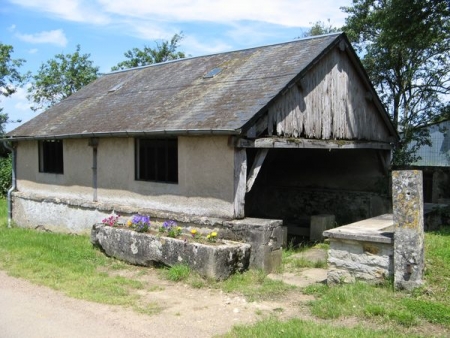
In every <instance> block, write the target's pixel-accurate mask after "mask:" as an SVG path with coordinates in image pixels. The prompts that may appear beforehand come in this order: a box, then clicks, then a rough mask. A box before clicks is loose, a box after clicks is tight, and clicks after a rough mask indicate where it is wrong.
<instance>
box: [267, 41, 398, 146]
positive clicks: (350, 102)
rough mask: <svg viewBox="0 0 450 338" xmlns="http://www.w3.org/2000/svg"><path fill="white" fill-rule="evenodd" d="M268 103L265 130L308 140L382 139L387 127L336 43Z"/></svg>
mask: <svg viewBox="0 0 450 338" xmlns="http://www.w3.org/2000/svg"><path fill="white" fill-rule="evenodd" d="M300 82H301V85H300V86H291V87H290V88H289V89H287V90H286V92H285V93H284V95H282V96H280V97H279V98H278V99H277V100H276V101H275V102H274V103H273V104H272V105H271V106H270V107H269V115H268V126H269V129H268V134H269V136H272V135H276V136H282V137H296V138H297V137H306V138H313V139H325V140H326V139H346V140H353V139H360V140H372V141H385V140H386V139H387V138H388V137H389V135H390V131H389V128H388V126H387V125H386V123H385V121H384V118H383V116H381V113H380V111H379V110H378V109H377V108H376V106H375V103H374V100H368V93H369V94H370V93H372V89H371V88H369V87H368V84H367V83H366V81H364V79H362V78H361V76H360V74H359V72H358V71H357V69H355V67H354V66H353V64H352V62H351V60H350V59H349V58H348V55H347V53H345V52H341V51H340V50H339V47H336V49H335V50H334V51H332V52H330V53H329V54H328V55H327V56H325V57H324V58H323V59H322V60H321V62H319V63H318V64H317V65H316V66H315V67H314V68H313V69H311V70H310V71H309V72H308V73H307V74H306V75H305V76H304V77H303V78H302V79H301V81H300Z"/></svg>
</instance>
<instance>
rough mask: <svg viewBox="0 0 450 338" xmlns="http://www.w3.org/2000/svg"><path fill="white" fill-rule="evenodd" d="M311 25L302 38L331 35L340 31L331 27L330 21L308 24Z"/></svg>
mask: <svg viewBox="0 0 450 338" xmlns="http://www.w3.org/2000/svg"><path fill="white" fill-rule="evenodd" d="M310 24H311V25H312V26H311V28H310V29H309V30H307V31H306V32H304V33H303V37H304V38H306V37H308V36H316V35H323V34H331V33H337V32H340V31H341V29H340V28H338V27H333V26H332V25H331V22H330V19H328V20H327V22H324V21H316V22H315V23H312V22H310Z"/></svg>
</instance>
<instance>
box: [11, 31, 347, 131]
mask: <svg viewBox="0 0 450 338" xmlns="http://www.w3.org/2000/svg"><path fill="white" fill-rule="evenodd" d="M341 40H345V41H346V43H347V44H348V45H349V42H348V40H347V38H346V36H345V34H343V33H336V34H329V35H323V36H317V37H311V38H306V39H301V40H295V41H292V42H287V43H281V44H276V45H270V46H264V47H257V48H251V49H245V50H239V51H233V52H227V53H220V54H215V55H208V56H201V57H192V58H187V59H180V60H175V61H171V62H166V63H160V64H155V65H151V66H145V67H140V68H134V69H130V70H125V71H119V72H113V73H110V74H106V75H103V76H101V77H100V78H98V79H97V80H95V81H94V82H92V83H91V84H89V85H87V86H85V87H84V88H82V89H81V90H79V91H78V92H76V93H74V94H72V95H71V96H70V97H68V98H66V99H65V100H63V101H61V102H60V103H58V104H56V105H54V106H53V107H51V108H49V109H48V110H47V111H45V112H43V113H42V114H40V115H38V116H36V117H35V118H33V119H32V120H30V121H28V122H27V123H25V124H23V125H22V126H19V127H18V128H16V129H15V130H13V131H11V132H9V133H8V134H7V137H8V138H9V137H12V138H19V139H20V138H48V137H80V136H81V137H83V136H85V137H88V136H93V135H96V136H102V135H104V136H107V135H115V136H120V135H136V134H151V133H153V134H158V133H174V134H186V133H199V134H201V133H223V134H230V135H232V134H240V133H241V132H242V130H244V129H245V128H247V127H248V126H249V124H250V123H252V122H254V120H255V119H256V118H257V117H258V116H260V115H261V114H262V113H264V112H265V111H266V109H267V106H268V105H269V104H270V102H271V101H272V100H274V98H275V97H277V95H281V94H280V93H281V92H282V91H283V90H284V89H285V88H288V86H289V85H290V84H291V83H293V82H295V81H296V80H298V78H300V77H302V76H303V74H304V73H305V72H306V71H307V70H308V69H309V68H310V67H312V66H313V65H314V64H315V63H316V62H317V61H318V60H319V59H320V57H321V56H322V55H324V54H325V53H326V52H327V51H328V50H330V49H331V48H333V47H334V46H336V44H338V43H339V42H340V41H341ZM215 68H220V69H221V72H220V73H219V74H217V75H215V76H214V77H212V78H204V76H205V75H206V74H207V73H208V72H209V71H211V70H213V69H215Z"/></svg>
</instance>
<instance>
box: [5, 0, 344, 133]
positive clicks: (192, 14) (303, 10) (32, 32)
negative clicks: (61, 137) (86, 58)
mask: <svg viewBox="0 0 450 338" xmlns="http://www.w3.org/2000/svg"><path fill="white" fill-rule="evenodd" d="M351 3H352V0H321V1H320V2H319V1H317V0H172V1H170V0H169V1H162V0H159V1H154V0H131V1H130V0H127V1H126V0H58V1H55V0H1V5H0V42H1V43H3V44H8V45H12V46H13V47H14V54H13V58H22V59H25V60H26V63H25V65H24V66H23V67H22V68H21V70H22V71H31V72H32V73H36V71H37V69H38V68H39V66H40V65H41V64H42V63H45V62H46V61H47V60H49V59H51V58H53V57H54V56H55V55H56V54H59V53H64V54H66V53H73V52H74V51H75V49H76V45H78V44H79V45H80V46H81V53H83V54H85V53H88V54H90V55H91V60H92V61H93V62H94V65H96V66H99V67H100V72H102V73H106V72H109V71H110V69H111V67H112V66H114V65H116V64H117V63H118V62H120V61H123V60H125V57H124V55H123V54H124V53H125V52H126V51H127V50H129V49H132V48H134V47H138V48H143V46H144V45H147V46H151V47H154V46H155V41H161V40H170V38H171V37H172V36H173V35H174V34H176V33H179V32H183V34H184V36H185V37H184V39H183V40H182V42H181V44H180V48H179V50H180V51H183V52H185V53H186V54H187V55H189V56H199V55H206V54H213V53H218V52H225V51H231V50H238V49H244V48H250V47H256V46H262V45H267V44H274V43H281V42H286V41H291V40H293V39H295V38H297V37H299V36H301V35H302V34H303V32H304V31H305V30H307V29H308V27H310V26H311V23H314V22H317V21H319V20H320V21H324V22H326V21H327V20H328V19H329V20H330V23H331V24H332V25H333V26H336V27H340V26H342V25H343V24H344V21H345V17H346V14H345V13H344V12H342V11H341V9H340V7H342V6H350V5H351ZM26 94H27V93H26V88H23V89H19V90H18V92H17V93H16V94H14V95H13V96H12V97H11V98H7V99H3V98H2V99H1V100H2V101H1V103H0V106H2V107H4V110H3V111H4V112H5V113H8V115H9V117H10V119H11V120H17V119H21V120H22V123H23V122H26V121H28V120H29V119H31V118H33V117H34V116H36V115H37V113H36V112H33V111H31V110H30V108H29V102H28V100H27V99H26ZM18 125H19V124H17V123H15V124H8V125H7V127H6V129H7V131H9V130H12V129H14V128H15V127H17V126H18Z"/></svg>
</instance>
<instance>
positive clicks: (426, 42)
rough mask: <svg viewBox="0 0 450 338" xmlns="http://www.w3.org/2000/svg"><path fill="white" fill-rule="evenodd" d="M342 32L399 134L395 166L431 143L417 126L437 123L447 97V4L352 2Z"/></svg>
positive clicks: (449, 86)
mask: <svg viewBox="0 0 450 338" xmlns="http://www.w3.org/2000/svg"><path fill="white" fill-rule="evenodd" d="M342 9H343V11H344V12H346V13H349V14H350V15H349V17H347V19H346V25H345V27H344V30H345V31H346V33H347V34H348V36H349V38H350V40H352V41H353V42H354V43H355V46H356V48H357V50H358V51H359V52H360V53H361V54H362V55H363V59H362V63H363V65H364V67H365V69H366V71H367V73H368V75H369V77H370V79H371V81H372V83H373V84H374V86H375V88H376V89H377V91H378V93H379V95H380V98H381V100H382V102H383V103H384V105H385V107H386V109H387V111H388V112H389V114H390V115H391V117H392V121H393V123H394V126H395V127H396V128H397V130H398V131H399V133H400V135H401V143H400V145H399V146H398V147H397V148H396V149H395V151H394V161H393V164H396V165H404V164H409V163H412V162H414V161H415V160H417V159H418V158H417V156H416V155H415V151H416V150H417V148H418V147H420V146H421V145H424V144H430V140H429V136H428V135H427V134H426V133H425V132H424V131H423V130H424V129H425V128H418V127H419V126H423V125H426V124H427V123H429V122H431V121H434V120H436V119H439V116H440V115H441V114H442V112H444V111H445V109H444V106H445V105H446V104H448V103H446V102H445V101H446V100H447V102H448V96H447V99H446V97H445V95H448V94H449V93H450V6H448V4H447V2H446V1H442V0H440V1H439V0H410V1H404V0H354V1H353V6H352V7H344V8H342Z"/></svg>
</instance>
